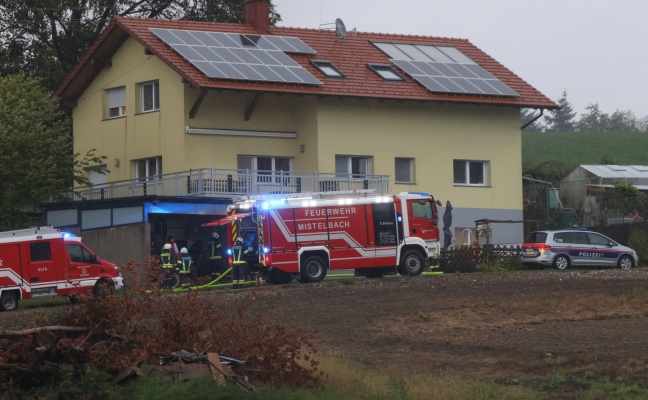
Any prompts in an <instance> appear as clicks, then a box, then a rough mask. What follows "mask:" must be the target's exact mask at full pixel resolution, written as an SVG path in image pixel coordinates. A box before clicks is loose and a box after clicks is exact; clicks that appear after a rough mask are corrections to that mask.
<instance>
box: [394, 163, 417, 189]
mask: <svg viewBox="0 0 648 400" xmlns="http://www.w3.org/2000/svg"><path fill="white" fill-rule="evenodd" d="M395 169H396V171H395V174H394V176H395V178H396V183H414V159H413V158H403V157H396V162H395Z"/></svg>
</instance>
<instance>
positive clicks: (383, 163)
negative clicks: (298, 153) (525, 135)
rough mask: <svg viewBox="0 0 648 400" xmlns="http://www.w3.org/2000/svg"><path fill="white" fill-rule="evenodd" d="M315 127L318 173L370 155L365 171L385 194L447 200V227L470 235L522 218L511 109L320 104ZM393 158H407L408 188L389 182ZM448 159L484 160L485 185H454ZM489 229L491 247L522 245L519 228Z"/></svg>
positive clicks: (515, 118) (517, 137)
mask: <svg viewBox="0 0 648 400" xmlns="http://www.w3.org/2000/svg"><path fill="white" fill-rule="evenodd" d="M317 121H318V133H319V134H318V141H319V145H318V147H319V162H318V170H319V171H335V154H348V155H366V156H372V157H373V171H372V172H373V173H375V174H385V175H389V176H390V188H391V191H392V192H395V193H397V192H402V191H423V192H428V193H431V194H433V195H434V196H435V198H437V199H440V200H441V201H442V202H443V204H444V205H445V202H446V201H447V200H450V202H451V203H452V205H453V207H454V210H453V217H454V218H453V227H456V228H462V229H463V228H466V229H473V230H474V228H475V220H476V219H482V218H489V219H499V220H513V221H519V220H522V219H523V216H522V184H521V177H522V152H521V146H522V138H521V134H520V126H519V110H517V109H514V108H504V107H492V106H467V105H461V106H458V105H449V104H428V103H414V102H402V103H397V102H380V101H372V100H342V101H340V100H337V99H329V100H326V99H323V100H320V102H319V106H318V115H317ZM395 157H407V158H414V159H415V162H414V163H415V181H416V183H415V184H396V183H395V182H394V176H395ZM456 159H457V160H475V161H488V163H489V173H488V176H489V181H488V185H487V186H483V187H468V186H458V185H455V184H454V176H453V160H456ZM440 210H441V211H440V215H442V214H443V210H444V208H441V209H440ZM493 228H494V229H493V234H492V237H491V243H520V242H521V241H522V239H523V226H522V224H521V223H516V224H506V225H502V224H499V225H497V227H496V228H495V227H493ZM473 237H474V236H473Z"/></svg>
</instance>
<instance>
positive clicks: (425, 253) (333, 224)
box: [223, 192, 441, 283]
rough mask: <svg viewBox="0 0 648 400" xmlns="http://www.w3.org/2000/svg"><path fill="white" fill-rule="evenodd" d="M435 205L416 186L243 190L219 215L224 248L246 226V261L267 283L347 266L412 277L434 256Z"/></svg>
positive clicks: (314, 278)
mask: <svg viewBox="0 0 648 400" xmlns="http://www.w3.org/2000/svg"><path fill="white" fill-rule="evenodd" d="M440 204H441V203H440V202H439V201H435V199H434V197H433V196H432V195H430V194H428V193H422V192H403V193H399V194H394V195H381V194H372V193H357V192H351V193H341V192H336V193H326V194H324V193H322V194H313V195H312V196H304V195H302V196H300V197H284V198H277V196H275V198H272V197H271V196H258V197H252V196H250V197H244V198H239V199H238V201H236V202H235V203H234V204H232V205H230V206H229V208H228V216H227V217H226V219H223V221H224V222H227V223H228V224H230V225H231V226H230V229H228V232H229V233H230V234H229V235H228V245H229V247H231V246H232V244H233V243H234V241H235V240H236V238H237V237H238V235H241V234H243V235H246V234H247V235H246V236H248V237H249V233H250V232H254V234H255V235H256V237H255V238H254V239H255V242H254V243H253V244H251V242H250V245H249V246H250V247H249V248H248V250H250V252H249V254H252V255H253V256H252V261H251V262H248V265H249V266H250V267H251V268H252V269H257V270H258V271H259V272H260V273H261V274H262V276H263V277H264V278H266V279H267V280H268V281H269V282H270V283H288V282H290V281H291V280H292V279H298V280H299V281H300V282H319V281H321V280H322V279H324V278H325V277H326V275H327V273H328V272H329V271H334V270H347V269H353V270H355V274H356V275H360V276H366V277H382V276H384V275H385V274H395V273H400V274H402V275H419V274H420V273H421V272H423V270H424V269H425V268H426V267H427V266H429V265H430V264H433V263H434V262H435V261H436V260H437V259H438V254H439V251H440V244H439V228H438V212H437V205H440Z"/></svg>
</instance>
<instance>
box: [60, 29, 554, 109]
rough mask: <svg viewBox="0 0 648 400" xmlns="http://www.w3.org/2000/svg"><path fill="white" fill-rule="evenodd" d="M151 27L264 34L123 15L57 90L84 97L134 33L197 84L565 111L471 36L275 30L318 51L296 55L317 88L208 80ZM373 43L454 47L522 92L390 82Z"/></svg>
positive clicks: (384, 58) (65, 96) (386, 59)
mask: <svg viewBox="0 0 648 400" xmlns="http://www.w3.org/2000/svg"><path fill="white" fill-rule="evenodd" d="M149 28H166V29H182V30H197V31H212V32H233V33H244V34H247V33H249V34H257V33H258V32H256V31H255V30H254V28H252V27H250V26H248V25H244V24H224V23H213V22H194V21H170V20H161V19H143V18H124V17H122V18H115V19H114V20H113V21H112V23H111V24H110V25H109V26H108V27H107V28H106V30H105V31H104V32H103V34H102V35H101V36H100V37H99V38H98V39H97V40H96V41H95V43H94V44H93V46H92V47H91V48H90V49H89V50H88V52H87V53H86V55H85V57H84V58H83V59H82V60H81V62H80V63H79V64H78V65H77V66H76V68H75V69H74V70H73V71H72V72H71V73H70V75H69V76H68V78H67V79H66V80H65V82H63V84H62V85H61V87H60V88H59V89H58V91H57V93H56V94H57V95H58V96H60V97H61V99H62V100H63V101H64V102H65V101H72V102H74V101H76V99H78V98H79V96H81V94H82V93H83V91H84V90H85V88H86V87H87V85H88V84H89V82H90V81H91V80H92V79H94V77H96V75H97V74H98V73H99V72H100V70H101V68H102V61H101V60H104V59H109V58H110V57H111V56H112V55H113V54H114V52H115V51H117V49H118V48H119V46H121V45H122V44H123V42H124V41H125V40H126V39H127V37H128V36H131V37H133V38H134V39H135V40H137V41H138V42H140V43H141V44H142V45H143V46H144V47H145V48H146V49H147V50H148V51H150V52H151V53H153V54H155V55H156V56H157V57H159V58H160V59H161V60H162V61H163V62H165V63H166V64H167V65H169V67H171V68H173V70H175V71H176V72H177V73H178V74H180V75H181V76H182V77H183V78H184V79H185V80H186V81H187V82H188V83H190V84H191V85H193V86H195V87H201V88H213V89H232V90H246V91H260V92H275V93H295V94H304V95H318V96H336V97H358V98H376V99H395V100H417V101H433V102H453V103H470V104H496V105H506V106H515V107H528V108H545V109H556V108H558V106H557V105H556V104H555V103H554V102H553V101H551V100H550V99H549V98H547V97H546V96H544V95H543V94H542V93H540V92H539V91H538V90H537V89H535V88H534V87H532V86H531V85H529V84H528V83H526V82H525V81H524V80H522V79H521V78H520V77H518V76H517V75H515V74H514V73H513V72H511V71H510V70H508V69H507V68H506V67H504V66H503V65H501V64H500V63H498V62H497V61H495V60H494V59H493V58H491V57H490V56H489V55H487V54H486V53H484V52H483V51H481V50H480V49H478V48H477V47H476V46H475V45H473V44H472V43H470V42H469V41H467V40H464V39H452V38H438V37H428V36H407V35H391V34H382V33H363V32H349V34H348V35H347V37H346V38H345V39H343V40H336V37H335V31H333V30H318V29H303V28H283V27H271V28H270V34H272V35H280V36H293V37H298V38H300V39H301V40H302V41H304V42H305V43H306V44H307V45H309V46H310V47H311V48H313V49H314V50H315V51H316V52H317V54H316V55H299V54H291V55H290V56H291V58H292V59H293V60H295V61H296V62H298V63H299V64H301V66H302V67H304V68H305V69H306V70H308V71H309V72H310V73H311V74H313V75H314V76H315V77H316V78H318V79H319V80H320V81H322V82H323V85H317V86H312V85H297V84H285V83H274V82H252V81H233V80H219V79H211V78H208V77H206V76H205V75H204V74H203V73H202V72H201V71H200V70H198V69H197V68H195V67H194V66H193V65H191V64H190V63H189V62H188V61H186V60H185V59H184V58H183V57H182V56H180V54H178V53H176V52H175V51H174V50H173V49H171V48H170V47H169V46H168V45H167V44H165V43H164V42H162V41H161V40H160V39H159V38H158V37H157V36H155V35H153V34H152V33H151V31H150V30H149ZM371 42H388V43H404V44H426V45H435V46H454V47H456V48H457V49H458V50H460V51H461V52H463V53H464V54H465V55H467V56H468V57H470V58H471V59H472V60H474V61H475V62H477V63H478V64H479V65H481V67H482V68H484V69H485V70H487V71H488V72H490V73H491V74H492V75H493V76H495V77H496V78H497V79H499V80H500V81H502V82H503V83H505V84H506V85H507V86H509V87H510V88H511V89H513V90H515V91H516V92H517V93H519V95H520V96H519V97H497V96H488V95H466V94H455V93H433V92H430V91H428V90H427V89H425V88H424V87H423V86H422V85H421V84H419V83H418V82H416V81H414V80H413V79H412V78H411V77H409V75H407V74H405V73H402V75H403V76H404V77H405V81H404V82H390V81H385V80H383V79H382V78H381V77H379V76H378V75H376V74H375V73H374V72H373V71H371V70H370V69H369V68H368V67H367V64H368V63H375V64H390V61H389V57H388V56H387V55H385V54H384V53H383V52H382V51H380V50H379V49H378V48H376V47H375V46H374V45H373V44H372V43H371ZM309 60H327V61H330V62H331V63H332V64H333V65H335V67H337V68H338V69H339V70H340V71H341V72H342V73H343V74H344V76H345V78H344V79H336V78H327V77H325V76H323V75H322V73H321V72H319V71H318V70H317V69H316V68H315V67H313V66H312V65H311V64H310V62H309Z"/></svg>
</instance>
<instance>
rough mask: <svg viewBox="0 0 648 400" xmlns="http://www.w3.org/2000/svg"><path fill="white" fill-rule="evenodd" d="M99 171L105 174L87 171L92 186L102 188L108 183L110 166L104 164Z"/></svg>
mask: <svg viewBox="0 0 648 400" xmlns="http://www.w3.org/2000/svg"><path fill="white" fill-rule="evenodd" d="M99 169H100V170H101V171H102V172H103V173H102V172H98V171H94V170H90V169H88V170H87V173H88V181H89V182H90V186H101V185H105V184H107V183H108V172H109V171H108V166H107V165H106V164H102V165H101V166H99Z"/></svg>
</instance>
